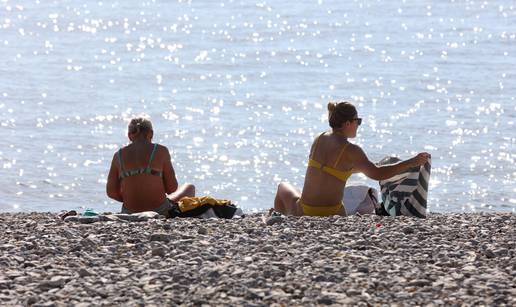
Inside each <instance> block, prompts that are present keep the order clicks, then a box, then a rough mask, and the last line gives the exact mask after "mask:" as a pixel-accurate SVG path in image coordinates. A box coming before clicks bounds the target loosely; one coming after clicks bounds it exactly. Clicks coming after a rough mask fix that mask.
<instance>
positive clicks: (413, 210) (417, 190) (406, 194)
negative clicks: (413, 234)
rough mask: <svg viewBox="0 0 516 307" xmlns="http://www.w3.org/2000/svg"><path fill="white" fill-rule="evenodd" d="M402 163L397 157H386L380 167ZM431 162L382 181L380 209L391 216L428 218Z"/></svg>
mask: <svg viewBox="0 0 516 307" xmlns="http://www.w3.org/2000/svg"><path fill="white" fill-rule="evenodd" d="M398 161H400V159H398V158H396V157H386V158H384V159H382V160H381V161H380V162H379V163H378V164H379V165H388V164H393V163H396V162H398ZM430 169H431V161H430V160H428V162H427V163H426V164H425V165H422V166H417V167H413V168H410V169H408V170H407V171H406V172H404V173H401V174H399V175H396V176H394V177H391V178H389V179H386V180H381V181H380V188H381V193H382V204H380V205H381V207H382V208H380V209H383V210H381V211H384V212H385V213H386V215H390V216H398V215H405V216H416V217H420V218H425V217H426V213H427V212H426V211H427V196H428V182H429V180H430Z"/></svg>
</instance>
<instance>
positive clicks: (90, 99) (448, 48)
mask: <svg viewBox="0 0 516 307" xmlns="http://www.w3.org/2000/svg"><path fill="white" fill-rule="evenodd" d="M0 57H1V59H2V60H1V61H0V78H1V79H0V114H1V116H2V117H1V127H0V132H1V135H0V136H1V137H0V163H1V164H0V167H1V169H2V173H1V176H0V211H59V210H63V209H81V208H94V209H95V210H99V211H116V210H119V208H120V204H119V203H116V202H114V201H111V200H110V199H108V198H107V196H106V194H105V184H106V177H107V172H108V169H109V166H110V163H111V159H112V157H113V154H114V153H115V151H116V150H117V149H118V148H120V147H121V146H123V145H125V144H127V142H128V140H127V136H126V129H127V124H128V119H130V118H131V117H132V116H134V115H140V114H146V115H148V116H150V118H151V120H152V122H153V124H154V130H155V134H154V135H155V139H154V140H155V141H157V142H159V143H161V144H163V145H165V146H167V147H168V148H169V149H170V150H171V153H172V159H173V164H174V166H175V170H176V173H177V176H178V180H179V181H180V183H184V182H191V183H194V184H195V185H196V186H197V191H198V194H200V195H212V196H215V197H218V198H227V199H231V200H233V201H234V202H236V203H237V204H238V205H240V206H241V207H242V208H243V209H244V210H245V211H248V212H250V211H254V210H263V209H266V208H269V207H271V206H272V205H273V200H274V195H275V192H276V187H277V184H278V183H279V182H280V181H289V182H291V183H293V184H295V185H296V186H298V187H299V188H301V186H302V183H303V179H304V174H305V170H306V162H307V157H308V151H309V146H310V144H311V142H312V140H313V138H314V136H316V135H317V134H319V133H320V132H322V131H324V130H326V129H328V124H327V113H326V104H327V103H328V101H340V100H349V101H352V102H354V103H355V104H356V105H357V107H358V110H359V116H361V117H363V118H364V123H363V124H362V126H361V127H360V128H359V133H358V136H357V138H356V139H354V140H353V142H355V143H357V144H359V145H360V146H362V147H363V149H364V150H365V151H366V153H367V154H368V156H369V158H370V159H371V160H372V161H379V160H380V159H381V158H383V157H384V156H386V155H397V156H399V157H400V158H402V159H404V158H409V157H411V156H412V155H413V154H415V153H417V152H419V151H428V152H430V153H431V154H432V157H433V159H432V175H431V182H430V191H429V208H430V210H431V211H438V212H445V211H478V210H486V211H487V210H495V211H513V212H514V211H515V208H516V193H515V192H516V166H515V164H514V162H515V158H516V146H515V143H516V133H515V128H516V127H515V120H516V101H515V97H516V72H515V68H516V66H515V64H516V4H515V3H514V1H512V0H506V1H459V0H457V1H452V0H448V1H398V0H385V1H364V0H356V1H322V0H319V1H229V0H225V1H207V0H204V1H181V0H179V1H165V0H163V1H138V0H134V1H105V2H104V1H97V2H95V1H78V0H75V1H71V0H70V1H65V0H60V1H50V0H49V1H46V0H45V1H43V0H31V1H29V0H13V1H11V0H0ZM353 184H367V185H371V186H375V187H378V183H377V182H375V181H372V180H369V179H367V178H365V177H364V176H362V175H353V176H352V177H351V178H350V180H349V181H348V185H353Z"/></svg>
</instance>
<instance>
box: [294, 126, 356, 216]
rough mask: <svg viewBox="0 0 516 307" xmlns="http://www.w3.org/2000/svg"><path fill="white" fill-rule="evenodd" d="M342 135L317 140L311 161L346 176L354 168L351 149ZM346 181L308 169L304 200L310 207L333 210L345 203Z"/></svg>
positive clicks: (319, 169)
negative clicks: (333, 207)
mask: <svg viewBox="0 0 516 307" xmlns="http://www.w3.org/2000/svg"><path fill="white" fill-rule="evenodd" d="M352 146H354V145H352V144H350V143H349V142H348V141H347V139H346V138H345V137H343V136H341V135H338V134H335V133H332V132H326V133H324V134H321V135H320V136H318V137H317V138H316V139H315V140H314V143H313V144H312V148H311V150H310V159H313V160H315V161H317V162H319V163H320V164H321V165H323V166H331V167H332V168H334V169H336V170H338V171H342V172H346V171H349V170H350V169H351V168H352V167H353V164H352V162H351V161H352V159H350V155H349V152H350V150H349V149H351V147H352ZM345 186H346V181H342V180H339V179H338V178H336V177H335V176H332V175H331V174H329V173H327V172H324V171H323V170H322V169H321V168H315V167H307V170H306V176H305V183H304V185H303V191H302V194H301V198H302V199H303V201H304V202H306V203H307V204H310V205H311V206H314V207H315V206H318V205H319V206H331V205H335V204H339V203H341V202H342V197H343V193H344V187H345Z"/></svg>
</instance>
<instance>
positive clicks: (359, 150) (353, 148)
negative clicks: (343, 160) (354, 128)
mask: <svg viewBox="0 0 516 307" xmlns="http://www.w3.org/2000/svg"><path fill="white" fill-rule="evenodd" d="M348 152H349V153H350V154H352V155H357V154H361V153H363V152H364V151H363V150H362V147H360V146H358V145H356V144H353V143H349V145H348Z"/></svg>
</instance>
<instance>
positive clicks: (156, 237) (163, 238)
mask: <svg viewBox="0 0 516 307" xmlns="http://www.w3.org/2000/svg"><path fill="white" fill-rule="evenodd" d="M171 239H172V236H171V235H169V234H166V233H153V234H152V235H151V237H150V240H151V241H159V242H165V243H168V242H170V240H171Z"/></svg>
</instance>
